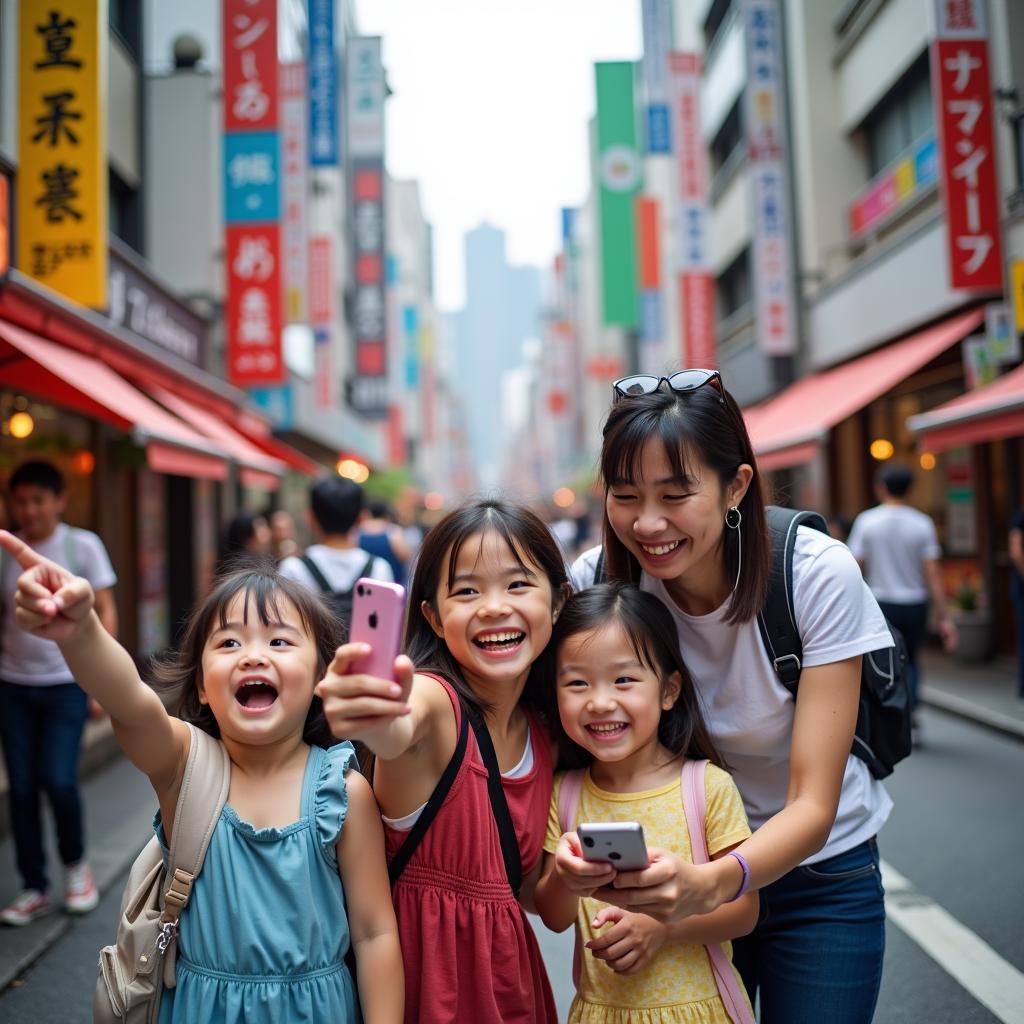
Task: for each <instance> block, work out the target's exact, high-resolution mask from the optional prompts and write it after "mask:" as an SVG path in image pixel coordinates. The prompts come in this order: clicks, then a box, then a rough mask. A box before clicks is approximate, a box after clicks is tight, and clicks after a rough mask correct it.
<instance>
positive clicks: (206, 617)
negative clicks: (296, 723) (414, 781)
mask: <svg viewBox="0 0 1024 1024" xmlns="http://www.w3.org/2000/svg"><path fill="white" fill-rule="evenodd" d="M239 596H241V597H242V598H243V602H244V604H243V609H244V610H243V619H244V621H246V622H247V621H248V618H249V615H250V614H253V613H255V614H256V615H257V616H258V617H259V620H260V622H261V623H262V624H263V625H264V626H266V625H269V624H270V623H271V622H275V621H278V620H279V619H280V618H281V613H280V602H282V601H285V602H288V603H289V604H292V605H294V606H295V608H296V610H297V611H298V613H299V618H300V619H301V620H302V625H303V627H304V628H305V631H306V633H307V634H308V635H309V636H310V637H312V638H313V640H314V642H315V644H316V669H315V673H316V674H315V677H314V681H315V680H318V679H320V678H322V677H323V675H324V673H325V672H326V671H327V666H328V665H329V664H330V663H331V660H332V659H333V657H334V651H335V649H336V648H337V646H338V644H339V643H341V630H340V627H339V625H338V621H337V619H336V618H335V616H334V613H333V612H332V611H331V610H330V609H329V608H328V607H327V605H326V604H325V603H324V602H323V601H322V600H321V598H320V596H319V595H318V594H314V593H313V592H312V591H310V590H309V589H308V588H307V587H304V586H303V585H302V584H301V583H296V582H295V581H293V580H289V579H285V577H283V576H280V575H278V573H277V571H276V570H275V568H274V563H273V560H271V559H264V560H263V561H262V562H260V563H259V564H247V565H245V566H242V567H240V568H238V569H236V570H234V571H231V572H228V573H226V574H225V575H223V576H220V577H218V578H217V579H216V580H215V581H214V584H213V587H212V589H211V590H210V592H209V593H208V594H207V595H206V597H205V598H203V600H202V601H200V603H199V604H198V605H197V606H196V607H195V609H194V610H193V612H192V614H191V616H190V617H189V619H188V622H187V623H186V625H185V629H184V632H183V633H182V636H181V641H180V643H179V644H178V647H177V649H176V650H175V651H173V652H172V653H171V654H170V655H169V656H167V657H166V658H164V659H162V660H159V661H156V662H155V663H154V664H153V667H152V670H151V671H152V674H153V677H154V682H155V684H156V686H157V688H158V689H160V690H166V691H168V692H170V693H171V695H172V700H173V701H174V713H175V714H176V715H177V716H178V717H179V718H180V719H182V721H185V722H191V723H192V724H193V725H195V726H198V727H199V728H200V729H202V730H203V731H204V732H208V733H209V734H210V735H211V736H214V737H216V738H217V739H219V738H220V727H219V726H218V725H217V719H216V718H214V717H213V712H212V711H211V710H210V707H209V705H207V704H203V703H201V702H200V700H199V686H200V684H201V682H202V664H203V649H204V648H205V646H206V641H207V639H208V637H209V636H210V634H211V633H212V632H213V631H214V630H216V629H222V628H223V627H224V626H225V625H226V624H227V614H228V609H229V608H230V607H231V602H232V601H234V600H235V598H236V597H239ZM302 738H303V740H304V741H305V742H306V743H309V744H312V745H314V746H318V747H330V746H333V745H334V744H335V743H337V742H338V740H337V738H335V737H334V736H333V735H332V733H331V731H330V729H329V728H328V725H327V719H326V718H325V717H324V711H323V705H322V703H321V701H320V698H319V697H314V698H313V702H312V703H311V704H310V707H309V713H308V714H307V715H306V723H305V726H304V728H303V734H302Z"/></svg>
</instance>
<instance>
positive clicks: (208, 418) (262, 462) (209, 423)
mask: <svg viewBox="0 0 1024 1024" xmlns="http://www.w3.org/2000/svg"><path fill="white" fill-rule="evenodd" d="M150 393H151V394H152V395H153V397H154V398H155V399H156V400H157V401H158V402H160V403H161V404H162V405H165V406H167V408H168V409H170V410H171V412H173V413H174V414H175V416H180V417H181V418H182V419H183V420H184V421H185V422H186V423H188V424H189V426H192V427H195V429H196V430H198V431H199V432H200V433H201V434H203V435H205V436H206V437H208V438H210V439H211V440H213V441H215V442H216V443H217V444H218V445H219V446H220V447H221V448H223V449H224V450H225V451H226V452H227V453H228V454H229V455H230V456H231V457H232V458H233V459H234V460H235V461H236V462H237V463H238V467H239V476H240V478H241V481H242V484H243V485H244V486H245V487H258V488H261V489H262V490H265V491H276V490H277V489H278V487H279V486H280V484H281V477H282V476H283V475H284V473H285V470H286V468H287V467H286V466H285V464H284V462H282V461H281V460H280V459H275V458H271V457H270V456H269V455H266V454H264V453H263V452H262V451H261V450H260V449H259V448H257V447H256V445H254V444H253V443H252V442H251V441H250V440H249V439H248V438H246V437H243V436H242V435H241V434H240V433H239V432H238V431H237V430H235V428H234V427H232V426H230V425H229V424H227V423H225V422H224V420H223V419H221V418H220V417H219V416H217V415H216V414H215V413H212V412H208V411H207V410H206V409H203V408H200V407H199V406H197V405H195V404H193V403H192V402H188V401H186V400H185V399H184V398H182V397H181V396H180V395H176V394H174V393H173V392H171V391H168V390H167V389H166V388H162V387H151V388H150Z"/></svg>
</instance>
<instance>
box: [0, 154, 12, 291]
mask: <svg viewBox="0 0 1024 1024" xmlns="http://www.w3.org/2000/svg"><path fill="white" fill-rule="evenodd" d="M10 269H11V179H10V178H8V177H7V175H6V174H5V173H4V172H3V171H0V279H3V278H4V277H6V276H7V271H8V270H10Z"/></svg>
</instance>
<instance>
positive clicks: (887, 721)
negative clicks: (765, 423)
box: [757, 505, 911, 779]
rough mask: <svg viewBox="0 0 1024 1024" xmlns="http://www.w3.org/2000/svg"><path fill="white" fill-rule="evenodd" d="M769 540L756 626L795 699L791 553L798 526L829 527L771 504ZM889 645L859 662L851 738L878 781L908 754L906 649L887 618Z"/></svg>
mask: <svg viewBox="0 0 1024 1024" xmlns="http://www.w3.org/2000/svg"><path fill="white" fill-rule="evenodd" d="M765 513H766V518H767V521H768V531H769V533H770V535H771V539H772V567H771V573H770V575H769V578H768V599H767V600H766V601H765V604H764V607H763V608H762V609H761V614H760V615H758V617H757V624H758V626H759V627H760V629H761V639H762V640H763V641H764V646H765V649H766V650H767V651H768V656H769V658H771V660H772V665H773V666H774V668H775V674H776V675H777V676H778V677H779V682H780V683H782V685H783V686H785V688H786V689H787V690H789V692H790V693H791V694H793V698H794V699H796V690H797V683H798V682H799V681H800V671H801V669H802V668H803V662H802V659H803V644H802V643H801V641H800V635H799V634H798V633H797V628H796V622H795V621H794V619H793V549H794V548H795V547H796V531H797V527H798V526H809V527H811V528H812V529H815V530H820V531H821V532H822V533H824V534H826V535H827V534H828V524H827V523H826V522H825V519H824V517H823V516H822V515H820V514H819V513H817V512H798V511H796V510H795V509H791V508H780V507H778V506H777V505H769V506H768V508H766V509H765ZM885 624H886V626H887V627H888V628H889V632H890V633H891V634H892V640H893V645H892V646H891V647H880V648H879V649H878V650H876V651H869V652H868V653H867V654H865V655H864V657H863V659H862V661H861V670H860V708H859V710H858V712H857V729H856V732H855V733H854V737H853V751H852V752H853V753H854V754H856V756H857V757H859V758H860V759H861V760H862V761H864V762H865V763H866V764H867V766H868V768H869V770H870V771H871V774H872V775H873V776H874V777H875V778H876V779H884V778H885V777H886V776H887V775H891V774H892V770H893V767H894V766H895V765H896V763H897V762H899V761H902V760H903V758H905V757H906V756H907V755H908V754H909V753H910V747H911V742H910V690H909V689H908V687H907V648H906V644H905V643H904V641H903V635H902V634H901V633H900V631H899V630H898V629H897V628H896V627H895V626H894V625H893V624H892V623H891V622H889V620H888V619H886V623H885Z"/></svg>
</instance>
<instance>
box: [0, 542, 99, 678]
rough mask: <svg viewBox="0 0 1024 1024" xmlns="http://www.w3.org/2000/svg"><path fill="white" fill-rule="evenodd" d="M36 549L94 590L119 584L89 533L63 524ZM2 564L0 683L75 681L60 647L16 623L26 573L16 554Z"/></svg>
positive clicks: (36, 546) (8, 557)
mask: <svg viewBox="0 0 1024 1024" xmlns="http://www.w3.org/2000/svg"><path fill="white" fill-rule="evenodd" d="M18 536H19V537H21V534H20V533H19V534H18ZM21 539H22V540H24V539H25V538H24V537H22V538H21ZM31 547H32V548H33V549H34V550H36V551H38V552H39V554H41V555H42V556H43V557H44V558H48V559H50V561H51V562H56V563H57V564H58V565H62V566H64V568H65V569H70V570H71V571H72V572H73V573H75V575H76V576H84V577H85V578H86V579H87V580H88V581H89V582H90V583H91V584H92V589H93V590H106V589H107V588H108V587H112V586H113V585H114V584H115V583H116V582H117V576H115V575H114V569H113V567H112V566H111V564H110V557H109V556H108V555H107V549H106V548H105V547H104V546H103V541H101V540H100V539H99V537H97V536H96V534H95V533H90V532H89V531H88V530H79V529H77V528H72V527H70V526H68V525H66V524H65V523H58V524H57V529H56V530H54V531H53V533H51V534H50V536H49V537H47V538H46V540H44V541H42V542H40V543H38V544H32V545H31ZM2 564H3V578H2V580H0V590H2V594H3V605H4V608H3V630H2V633H0V679H4V680H6V681H7V682H9V683H21V684H23V685H26V686H55V685H57V684H58V683H72V682H74V677H73V676H72V675H71V669H69V668H68V664H67V662H66V661H65V660H64V656H63V655H62V654H61V653H60V648H59V647H58V646H57V645H56V644H55V643H54V642H53V641H52V640H44V639H42V637H38V636H32V634H31V633H26V632H25V631H24V630H22V629H20V628H19V627H18V624H17V623H16V622H15V621H14V594H15V592H16V591H17V589H18V577H19V576H20V575H21V573H22V569H21V568H20V566H19V565H18V563H17V562H15V561H14V559H13V558H11V557H10V555H4V557H3V562H2Z"/></svg>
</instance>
